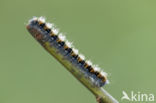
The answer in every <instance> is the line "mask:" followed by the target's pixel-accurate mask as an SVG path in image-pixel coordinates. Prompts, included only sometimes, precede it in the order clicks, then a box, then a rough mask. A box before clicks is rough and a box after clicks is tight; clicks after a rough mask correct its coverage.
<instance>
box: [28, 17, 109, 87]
mask: <svg viewBox="0 0 156 103" xmlns="http://www.w3.org/2000/svg"><path fill="white" fill-rule="evenodd" d="M27 30H28V31H29V32H30V34H31V35H32V36H33V37H34V38H35V39H36V40H37V41H38V42H39V43H40V44H41V45H42V46H43V47H44V48H45V49H46V50H47V51H48V52H50V51H49V50H48V48H47V47H46V46H45V44H46V43H48V44H50V48H55V49H56V50H57V52H58V53H59V54H61V55H62V56H63V57H64V58H65V59H67V60H68V61H69V62H70V63H71V65H74V66H76V67H77V68H78V69H79V71H81V72H82V74H83V75H84V76H85V77H86V78H89V80H90V83H91V84H93V85H94V86H96V87H102V86H103V85H104V84H106V83H107V82H108V80H107V74H106V73H105V72H103V71H102V70H101V69H100V68H99V67H98V66H97V65H93V64H92V62H91V61H89V60H85V57H84V56H83V55H82V54H79V52H78V50H77V49H75V48H74V46H73V45H72V43H70V42H69V41H68V40H67V39H66V37H65V36H64V35H63V34H62V33H59V31H58V29H56V28H55V26H54V25H53V24H50V23H46V22H45V18H44V17H38V18H37V17H34V18H32V19H31V20H30V21H29V22H28V24H27ZM52 55H53V56H54V57H55V54H52Z"/></svg>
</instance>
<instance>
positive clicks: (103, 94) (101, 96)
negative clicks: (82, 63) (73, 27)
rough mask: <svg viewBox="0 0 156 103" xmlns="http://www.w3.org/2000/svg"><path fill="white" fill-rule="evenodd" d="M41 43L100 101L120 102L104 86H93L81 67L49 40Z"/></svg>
mask: <svg viewBox="0 0 156 103" xmlns="http://www.w3.org/2000/svg"><path fill="white" fill-rule="evenodd" d="M41 45H42V46H43V47H44V48H45V49H46V50H47V51H48V52H49V53H50V54H51V55H53V56H54V57H55V58H56V59H57V60H58V61H59V62H60V63H61V64H62V65H63V66H64V67H65V68H66V69H67V70H68V71H69V72H71V73H72V74H73V75H74V76H75V77H76V79H78V80H79V81H80V82H81V83H82V84H83V85H84V86H85V87H86V88H88V89H89V90H90V91H91V92H92V93H93V94H94V95H95V97H96V99H97V102H99V103H118V101H117V100H115V99H114V98H113V97H112V96H111V95H110V94H109V93H108V92H107V91H105V90H104V89H103V88H102V87H96V86H93V85H92V84H91V83H90V80H89V79H88V78H86V77H85V76H84V74H83V73H82V72H81V71H79V68H78V67H76V66H74V65H73V64H72V63H71V62H70V61H68V60H67V59H66V58H64V56H63V55H61V54H60V53H59V52H58V51H57V50H56V49H55V48H53V47H52V46H50V44H49V43H48V42H45V43H44V44H43V43H41Z"/></svg>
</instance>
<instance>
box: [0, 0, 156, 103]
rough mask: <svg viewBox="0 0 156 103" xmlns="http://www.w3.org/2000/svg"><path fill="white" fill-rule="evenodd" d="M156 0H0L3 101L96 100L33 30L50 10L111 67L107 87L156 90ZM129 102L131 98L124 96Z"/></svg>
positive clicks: (79, 44)
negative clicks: (36, 18) (34, 21)
mask: <svg viewBox="0 0 156 103" xmlns="http://www.w3.org/2000/svg"><path fill="white" fill-rule="evenodd" d="M155 5H156V1H155V0H0V28H1V29H0V47H1V48H0V103H96V101H95V98H94V96H93V95H92V94H91V93H90V92H89V91H88V90H87V89H86V88H85V87H84V86H83V85H81V84H80V83H79V82H78V81H77V80H76V79H75V78H74V77H73V76H72V75H71V74H70V73H69V72H68V71H67V70H66V69H65V68H64V67H63V66H62V65H60V63H58V62H57V61H56V60H55V59H54V58H53V57H52V56H50V55H49V54H48V53H47V52H46V51H45V50H44V49H43V48H42V47H41V46H40V45H39V44H38V43H37V42H36V41H35V40H34V39H33V38H32V37H31V35H30V34H29V33H28V32H27V30H26V28H25V25H26V24H27V21H28V20H29V19H30V18H32V17H33V16H45V17H46V18H47V19H48V21H49V22H53V23H55V24H56V25H57V27H58V28H60V30H61V32H63V33H65V34H66V36H67V38H68V39H69V41H73V42H74V45H75V47H76V48H78V49H79V50H80V52H81V53H83V54H84V55H85V56H86V57H87V58H88V59H91V60H92V61H93V62H94V63H95V64H99V66H100V67H101V68H103V69H104V71H106V72H108V74H109V77H108V78H109V80H110V84H109V85H106V86H104V88H105V89H106V90H107V91H108V92H109V93H110V94H112V95H113V96H114V97H115V98H116V99H117V100H119V101H121V97H122V91H123V90H124V91H126V92H127V93H128V94H129V93H130V92H131V91H134V92H136V93H137V92H138V91H139V92H141V93H147V94H148V93H153V94H156V88H155V86H156V81H155V78H156V6H155ZM122 102H123V103H129V102H126V100H125V101H122Z"/></svg>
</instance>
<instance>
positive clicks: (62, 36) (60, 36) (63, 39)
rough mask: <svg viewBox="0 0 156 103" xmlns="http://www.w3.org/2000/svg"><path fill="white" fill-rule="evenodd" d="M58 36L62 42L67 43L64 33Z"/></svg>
mask: <svg viewBox="0 0 156 103" xmlns="http://www.w3.org/2000/svg"><path fill="white" fill-rule="evenodd" d="M58 36H59V38H60V39H61V40H62V41H65V40H66V36H65V35H63V34H62V33H60V34H59V35H58Z"/></svg>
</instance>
